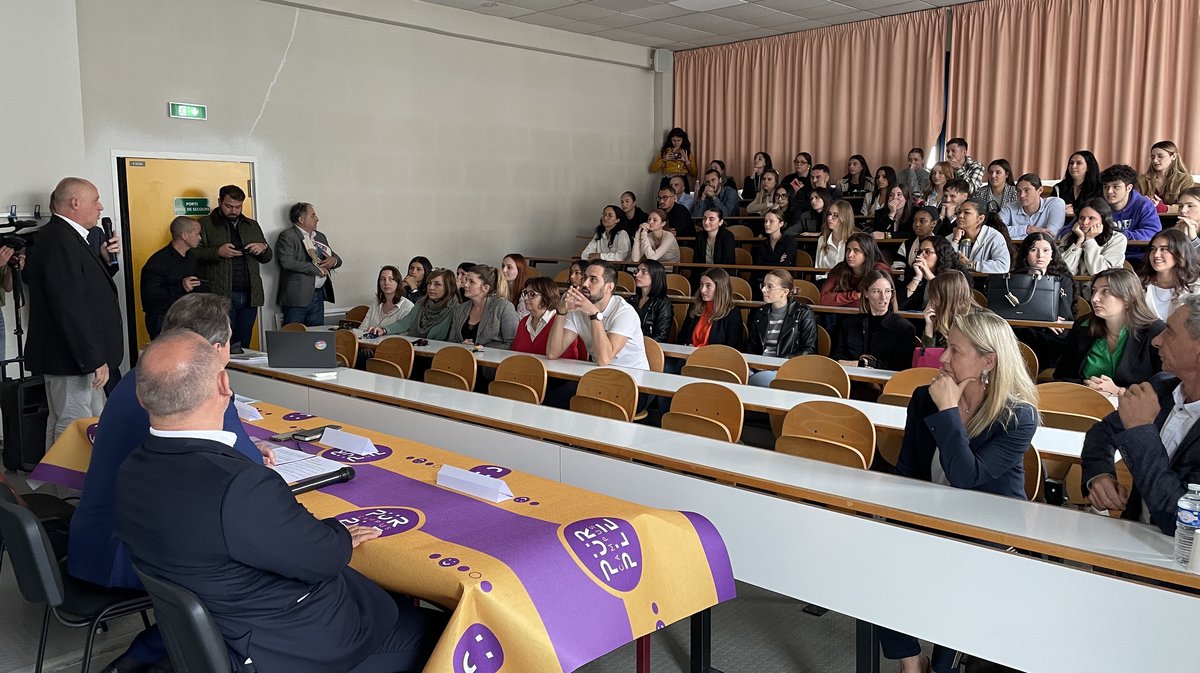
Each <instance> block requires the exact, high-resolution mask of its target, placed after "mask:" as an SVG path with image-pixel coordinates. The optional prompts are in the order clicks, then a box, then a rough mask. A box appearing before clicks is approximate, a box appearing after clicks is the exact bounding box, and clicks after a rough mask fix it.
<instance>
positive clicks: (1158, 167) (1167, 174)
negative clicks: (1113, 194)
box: [1136, 140, 1196, 213]
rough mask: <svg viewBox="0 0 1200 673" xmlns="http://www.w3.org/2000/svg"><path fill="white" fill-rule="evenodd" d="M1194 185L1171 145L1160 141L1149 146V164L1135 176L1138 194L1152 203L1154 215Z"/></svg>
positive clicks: (1165, 141) (1168, 142) (1163, 211)
mask: <svg viewBox="0 0 1200 673" xmlns="http://www.w3.org/2000/svg"><path fill="white" fill-rule="evenodd" d="M1195 186H1196V183H1195V181H1194V180H1192V175H1191V173H1188V169H1187V166H1186V165H1184V163H1183V159H1181V158H1179V148H1178V147H1176V146H1175V143H1173V142H1171V141H1170V140H1160V141H1158V142H1156V143H1154V144H1153V145H1151V146H1150V165H1149V166H1147V167H1146V172H1145V173H1142V174H1141V175H1139V176H1138V178H1137V185H1136V187H1137V190H1138V193H1139V194H1141V195H1142V196H1145V197H1146V198H1148V199H1150V200H1151V201H1153V202H1154V207H1155V208H1156V209H1157V210H1158V212H1160V213H1165V212H1167V206H1170V205H1174V204H1175V202H1176V201H1178V200H1179V193H1180V192H1182V191H1183V190H1185V189H1188V188H1190V187H1195Z"/></svg>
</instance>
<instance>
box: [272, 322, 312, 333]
mask: <svg viewBox="0 0 1200 673" xmlns="http://www.w3.org/2000/svg"><path fill="white" fill-rule="evenodd" d="M279 330H280V331H281V332H307V331H308V327H306V326H305V325H304V323H302V322H290V323H288V324H286V325H284V326H283V327H280V328H279Z"/></svg>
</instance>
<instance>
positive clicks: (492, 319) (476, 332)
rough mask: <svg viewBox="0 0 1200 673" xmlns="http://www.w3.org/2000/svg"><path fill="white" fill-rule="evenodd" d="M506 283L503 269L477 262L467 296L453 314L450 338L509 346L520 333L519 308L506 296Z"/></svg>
mask: <svg viewBox="0 0 1200 673" xmlns="http://www.w3.org/2000/svg"><path fill="white" fill-rule="evenodd" d="M507 289H508V288H507V286H506V284H505V282H504V276H502V275H500V270H499V269H497V268H495V267H491V266H488V265H486V264H476V265H475V266H473V267H471V270H470V271H468V272H467V278H466V285H465V287H464V288H463V290H464V294H465V295H466V297H467V300H466V301H465V302H463V303H461V304H459V305H458V306H456V307H454V312H453V313H452V314H451V316H450V337H449V340H450V341H458V342H461V343H467V344H477V345H480V346H486V347H488V348H508V347H510V346H512V342H513V339H514V338H516V336H517V309H515V308H513V305H512V304H510V303H509V302H508V300H507V299H505V298H504V297H505V295H506V294H507V293H506V290H507Z"/></svg>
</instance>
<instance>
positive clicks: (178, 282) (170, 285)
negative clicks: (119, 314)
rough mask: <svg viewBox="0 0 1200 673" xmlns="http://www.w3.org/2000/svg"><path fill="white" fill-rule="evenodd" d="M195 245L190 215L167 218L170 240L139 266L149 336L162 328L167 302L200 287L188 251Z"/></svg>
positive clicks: (197, 236) (196, 226)
mask: <svg viewBox="0 0 1200 673" xmlns="http://www.w3.org/2000/svg"><path fill="white" fill-rule="evenodd" d="M198 245H200V223H199V222H197V221H196V220H193V219H192V218H190V217H182V216H180V217H177V218H175V219H174V220H172V221H171V242H170V243H168V244H167V245H165V246H164V247H163V248H162V249H161V250H159V251H158V252H156V253H154V254H153V255H150V259H148V260H146V264H145V265H144V266H142V310H143V311H145V313H146V332H148V333H149V334H150V338H151V339H154V338H155V337H157V336H158V333H159V332H161V331H162V324H163V318H165V317H166V316H167V309H169V308H171V304H174V303H175V300H176V299H179V298H180V297H182V296H184V295H186V294H188V293H189V292H192V291H194V290H195V289H196V288H198V287H200V279H199V278H197V277H196V255H195V254H194V253H193V252H192V251H193V250H195V249H196V246H198Z"/></svg>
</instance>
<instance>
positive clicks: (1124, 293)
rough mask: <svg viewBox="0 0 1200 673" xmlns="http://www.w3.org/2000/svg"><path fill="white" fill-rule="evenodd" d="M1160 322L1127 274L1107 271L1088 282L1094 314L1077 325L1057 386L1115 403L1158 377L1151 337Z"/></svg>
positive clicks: (1159, 368)
mask: <svg viewBox="0 0 1200 673" xmlns="http://www.w3.org/2000/svg"><path fill="white" fill-rule="evenodd" d="M1162 330H1163V322H1162V321H1161V320H1159V319H1158V316H1157V315H1155V313H1154V310H1153V309H1151V308H1150V307H1149V306H1147V305H1146V295H1145V291H1144V290H1143V289H1142V284H1141V283H1139V282H1138V279H1137V276H1135V275H1134V274H1133V272H1132V271H1130V270H1128V269H1108V270H1107V271H1101V272H1100V273H1098V274H1096V279H1095V280H1093V281H1092V314H1091V315H1090V316H1087V317H1086V318H1083V319H1080V320H1076V321H1075V325H1074V326H1073V327H1071V331H1070V333H1069V334H1067V343H1066V345H1064V346H1063V354H1062V357H1061V358H1060V359H1059V361H1058V367H1057V368H1055V370H1054V378H1055V379H1056V380H1059V381H1073V382H1075V383H1084V384H1087V386H1088V387H1089V388H1091V389H1093V390H1098V391H1100V392H1102V393H1104V394H1105V395H1108V396H1110V397H1115V396H1117V395H1121V394H1122V393H1124V392H1125V388H1127V387H1129V386H1131V385H1133V384H1135V383H1142V382H1144V381H1148V380H1150V377H1152V376H1154V375H1155V374H1157V373H1158V372H1160V371H1162V361H1161V360H1159V357H1158V349H1157V348H1155V347H1154V346H1153V343H1152V341H1153V339H1154V337H1156V336H1158V333H1159V332H1161V331H1162Z"/></svg>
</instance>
